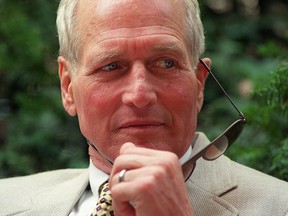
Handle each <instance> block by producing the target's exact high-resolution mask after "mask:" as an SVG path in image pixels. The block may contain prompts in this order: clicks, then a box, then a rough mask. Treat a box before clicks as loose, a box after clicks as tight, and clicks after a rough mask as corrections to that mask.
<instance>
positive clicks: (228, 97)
mask: <svg viewBox="0 0 288 216" xmlns="http://www.w3.org/2000/svg"><path fill="white" fill-rule="evenodd" d="M199 61H200V63H201V64H202V65H203V66H204V67H205V68H206V70H207V71H208V72H209V73H210V75H211V76H212V77H213V79H214V80H215V81H216V83H217V84H218V86H219V87H220V88H221V89H222V91H223V93H224V94H225V96H226V97H227V99H228V100H229V101H230V102H231V104H232V105H233V106H234V108H235V109H236V110H237V112H238V113H239V115H240V117H241V118H244V114H243V113H242V112H241V111H240V110H239V109H238V107H237V106H236V104H235V103H234V102H233V101H232V99H231V98H230V96H229V95H228V94H227V92H226V91H225V89H224V88H223V86H222V85H221V84H220V82H219V81H218V79H217V78H216V77H215V75H214V74H213V73H212V71H211V70H210V68H209V67H208V66H207V65H206V63H205V62H204V61H203V60H202V59H199Z"/></svg>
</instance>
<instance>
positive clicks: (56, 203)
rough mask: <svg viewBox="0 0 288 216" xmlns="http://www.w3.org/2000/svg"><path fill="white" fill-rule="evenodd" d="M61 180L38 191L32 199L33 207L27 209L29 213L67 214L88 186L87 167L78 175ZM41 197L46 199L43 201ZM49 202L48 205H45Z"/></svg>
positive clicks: (42, 214)
mask: <svg viewBox="0 0 288 216" xmlns="http://www.w3.org/2000/svg"><path fill="white" fill-rule="evenodd" d="M62 178H63V182H62V183H61V182H60V183H58V184H57V185H55V186H52V187H50V188H47V189H46V190H44V191H41V192H39V193H38V194H37V195H36V196H35V197H34V199H33V200H32V202H33V205H34V207H35V208H33V209H31V211H29V215H41V216H50V215H59V216H60V215H67V212H71V210H72V208H73V207H74V206H75V204H76V203H77V202H78V200H79V199H80V197H81V195H82V194H83V192H84V191H85V189H86V188H87V186H88V178H89V177H88V169H84V170H82V171H80V172H79V174H78V175H76V176H75V174H74V176H71V177H70V178H69V177H65V176H62ZM43 198H44V199H45V200H46V201H43ZM47 203H49V205H47Z"/></svg>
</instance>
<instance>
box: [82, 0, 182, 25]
mask: <svg viewBox="0 0 288 216" xmlns="http://www.w3.org/2000/svg"><path fill="white" fill-rule="evenodd" d="M184 11H185V10H184V4H183V1H182V0H80V4H79V5H78V10H77V20H78V22H79V23H80V26H81V27H82V28H84V29H86V30H87V31H88V30H90V29H92V28H93V29H95V27H96V28H98V29H101V30H105V28H106V29H109V30H110V29H114V28H133V27H134V28H135V27H143V26H148V25H155V26H157V25H160V26H166V25H168V26H169V25H171V24H174V25H175V26H178V27H179V25H180V26H182V25H183V17H184ZM102 28H104V29H102Z"/></svg>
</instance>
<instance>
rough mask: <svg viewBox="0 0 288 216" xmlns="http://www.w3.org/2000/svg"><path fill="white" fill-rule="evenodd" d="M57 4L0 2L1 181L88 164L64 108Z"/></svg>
mask: <svg viewBox="0 0 288 216" xmlns="http://www.w3.org/2000/svg"><path fill="white" fill-rule="evenodd" d="M57 4H58V3H57V2H56V1H54V2H53V1H43V0H42V1H41V0H38V1H33V4H32V3H31V1H25V0H21V1H20V0H19V1H16V0H14V1H11V0H9V1H8V0H6V1H3V0H2V1H0V20H1V22H0V41H1V42H0V82H1V84H0V177H6V176H15V175H24V174H30V173H35V172H39V171H44V170H50V169H57V168H65V167H75V166H77V167H81V166H86V165H87V163H88V159H87V153H86V152H87V145H86V144H85V142H84V140H83V138H82V137H81V135H80V132H79V128H78V126H77V122H76V121H75V119H71V118H68V117H67V115H66V114H65V112H64V110H63V107H62V105H61V97H60V89H59V81H58V75H57V64H56V57H57V56H56V54H57V37H56V31H55V24H54V23H55V15H56V8H57ZM84 147H86V149H85V148H84Z"/></svg>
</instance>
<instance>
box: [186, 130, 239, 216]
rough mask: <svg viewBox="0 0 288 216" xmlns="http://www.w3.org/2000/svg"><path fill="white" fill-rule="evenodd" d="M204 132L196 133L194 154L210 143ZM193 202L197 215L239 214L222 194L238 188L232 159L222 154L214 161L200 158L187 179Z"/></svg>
mask: <svg viewBox="0 0 288 216" xmlns="http://www.w3.org/2000/svg"><path fill="white" fill-rule="evenodd" d="M209 143H210V142H209V140H208V139H207V138H206V136H205V135H204V134H202V133H197V134H196V135H195V142H194V145H193V155H195V154H196V153H197V152H199V151H200V150H201V149H203V148H204V147H205V146H207V145H208V144H209ZM187 186H188V191H189V194H190V197H191V203H192V205H193V207H194V209H195V210H196V211H197V210H198V211H199V212H195V214H196V215H203V216H204V215H221V216H222V215H238V210H237V209H236V208H235V207H234V206H233V205H232V204H231V203H229V202H228V201H227V200H224V199H222V198H221V195H223V194H225V193H228V192H229V191H231V190H234V189H236V188H237V180H236V179H235V177H234V176H233V175H232V173H231V167H230V160H229V159H228V158H227V157H225V156H221V157H219V158H218V159H216V160H214V161H206V160H204V159H202V158H200V159H199V160H198V161H197V164H196V167H195V170H194V172H193V174H192V176H191V177H190V179H189V180H188V181H187Z"/></svg>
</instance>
